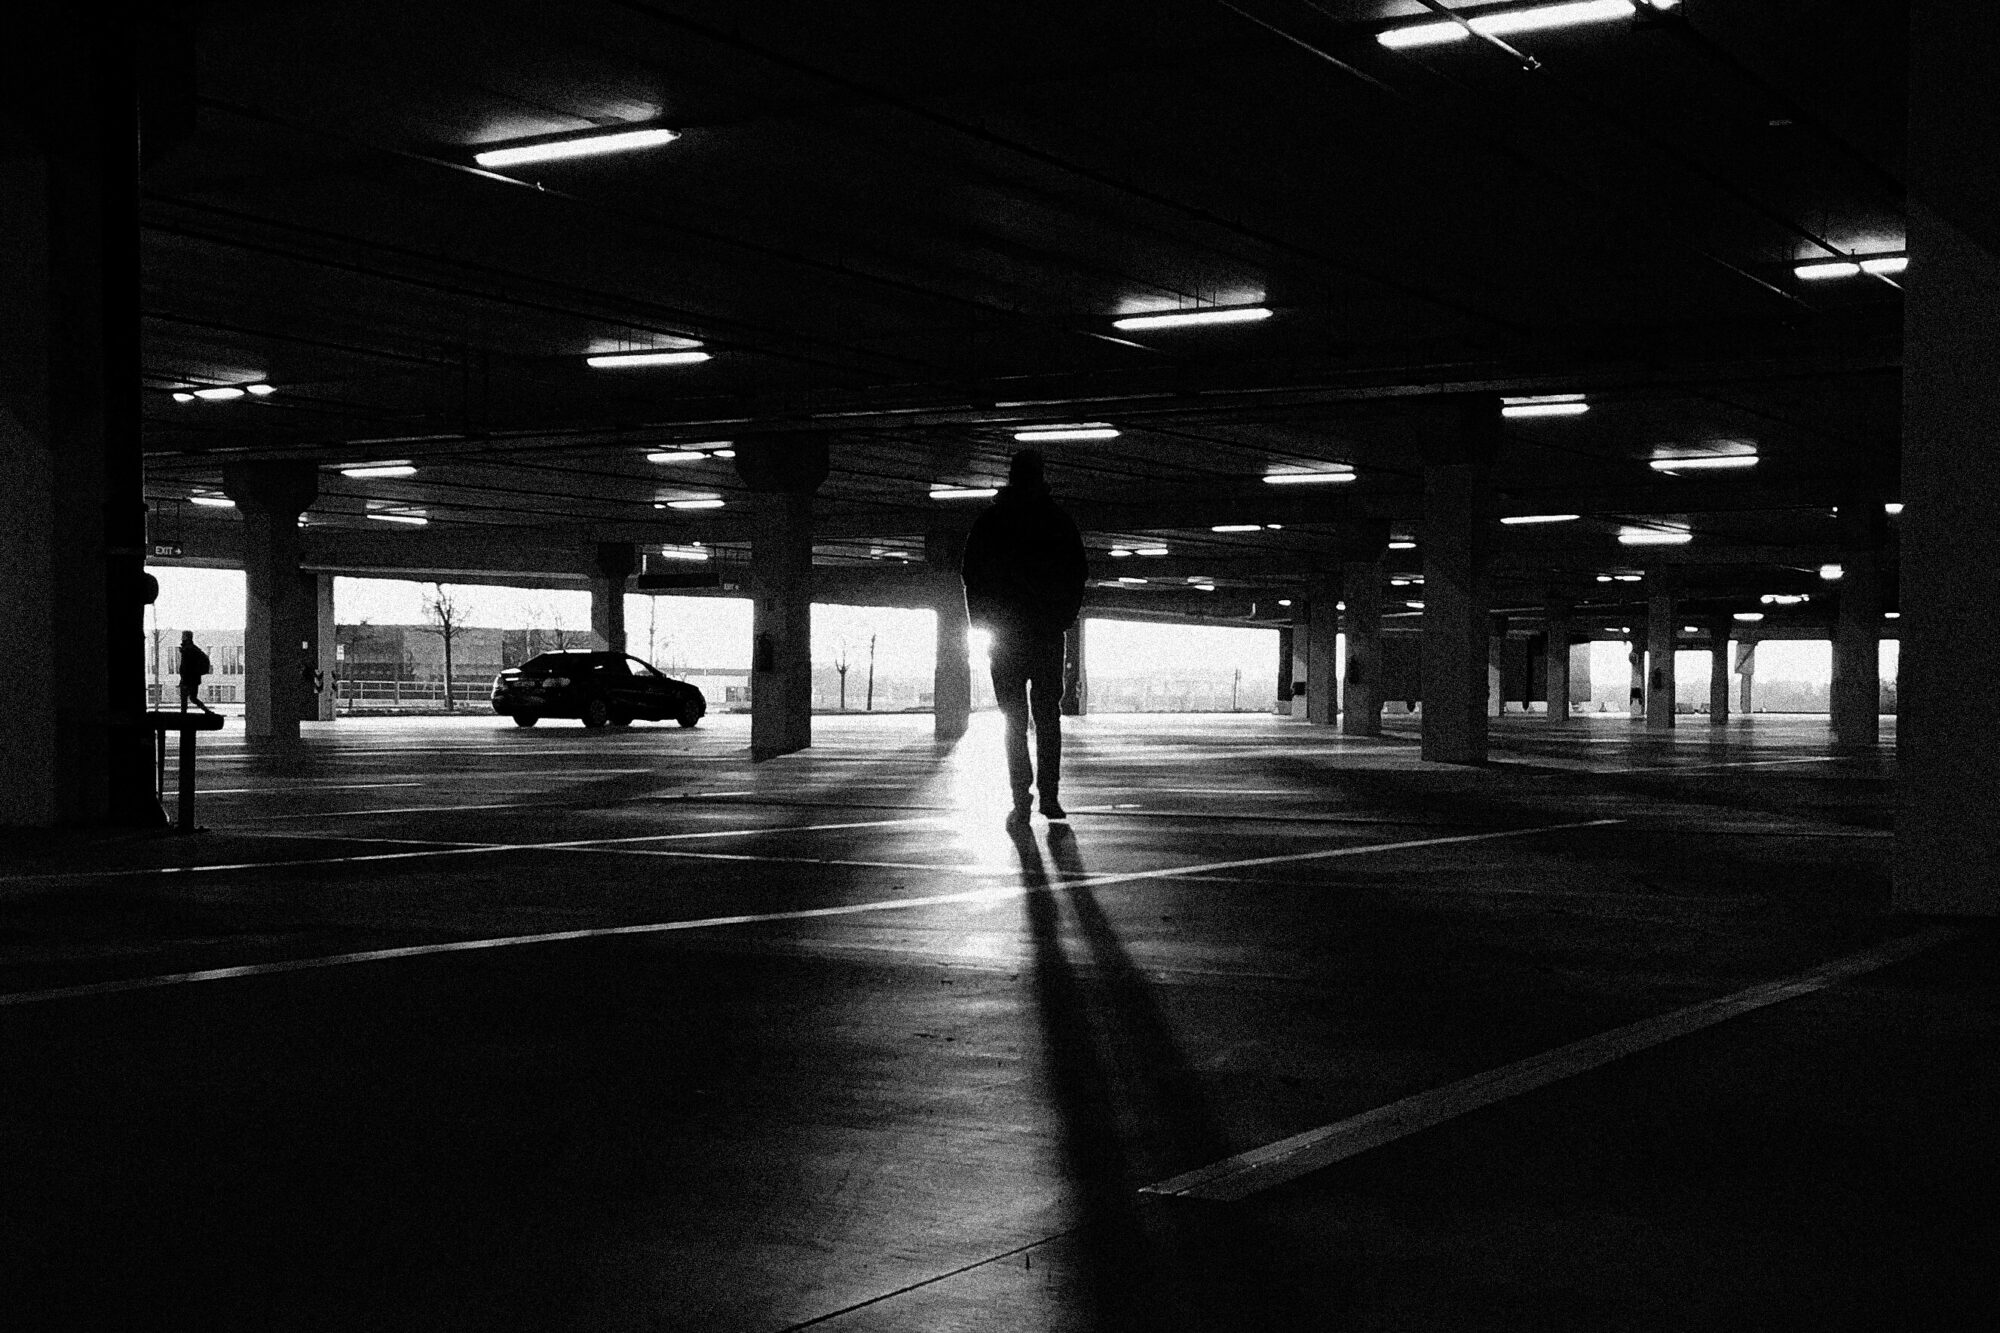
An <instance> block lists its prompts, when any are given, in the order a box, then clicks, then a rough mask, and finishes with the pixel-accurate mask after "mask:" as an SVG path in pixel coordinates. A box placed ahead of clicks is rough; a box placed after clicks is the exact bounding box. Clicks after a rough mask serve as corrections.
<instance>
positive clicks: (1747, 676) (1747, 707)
mask: <svg viewBox="0 0 2000 1333" xmlns="http://www.w3.org/2000/svg"><path fill="white" fill-rule="evenodd" d="M1736 680H1737V688H1736V711H1737V712H1739V713H1741V714H1743V716H1745V717H1748V716H1750V714H1752V713H1754V712H1756V711H1757V645H1756V643H1755V642H1754V641H1749V642H1745V643H1744V644H1742V645H1741V647H1740V648H1738V650H1737V653H1736Z"/></svg>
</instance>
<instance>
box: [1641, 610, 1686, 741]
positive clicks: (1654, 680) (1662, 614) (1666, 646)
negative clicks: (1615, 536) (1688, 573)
mask: <svg viewBox="0 0 2000 1333" xmlns="http://www.w3.org/2000/svg"><path fill="white" fill-rule="evenodd" d="M1646 584H1647V586H1646V657H1647V662H1646V730H1648V731H1672V730H1673V727H1674V647H1675V645H1676V644H1677V643H1678V642H1679V641H1680V628H1681V627H1680V623H1679V622H1678V621H1677V620H1675V618H1674V611H1675V606H1674V600H1675V592H1676V589H1675V586H1674V581H1673V580H1672V579H1671V578H1670V577H1669V576H1668V575H1666V574H1664V573H1661V574H1653V575H1649V576H1648V577H1647V580H1646Z"/></svg>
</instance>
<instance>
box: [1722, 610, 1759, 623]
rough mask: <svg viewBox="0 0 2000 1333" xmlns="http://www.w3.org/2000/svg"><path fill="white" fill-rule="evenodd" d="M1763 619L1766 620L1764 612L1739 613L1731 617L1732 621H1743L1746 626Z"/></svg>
mask: <svg viewBox="0 0 2000 1333" xmlns="http://www.w3.org/2000/svg"><path fill="white" fill-rule="evenodd" d="M1763 618H1764V613H1763V612H1762V611H1738V612H1736V613H1735V614H1734V615H1732V616H1730V619H1731V620H1741V621H1743V622H1744V623H1745V624H1748V623H1750V622H1752V621H1757V620H1762V619H1763Z"/></svg>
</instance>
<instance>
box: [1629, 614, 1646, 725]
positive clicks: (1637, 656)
mask: <svg viewBox="0 0 2000 1333" xmlns="http://www.w3.org/2000/svg"><path fill="white" fill-rule="evenodd" d="M1630 643H1631V648H1630V650H1629V651H1627V652H1626V654H1625V660H1626V661H1627V662H1629V663H1630V664H1631V666H1632V688H1631V691H1630V693H1629V694H1628V695H1627V696H1626V697H1627V703H1626V705H1625V707H1626V709H1627V711H1629V712H1630V713H1631V715H1632V720H1633V721H1634V722H1644V721H1645V720H1646V640H1645V637H1644V636H1643V635H1641V634H1638V633H1637V632H1633V633H1632V636H1631V639H1630Z"/></svg>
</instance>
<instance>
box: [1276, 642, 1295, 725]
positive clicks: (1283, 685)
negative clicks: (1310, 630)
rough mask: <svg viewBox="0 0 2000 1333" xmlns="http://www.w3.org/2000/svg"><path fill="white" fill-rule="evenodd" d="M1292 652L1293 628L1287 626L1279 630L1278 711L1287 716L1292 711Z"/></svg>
mask: <svg viewBox="0 0 2000 1333" xmlns="http://www.w3.org/2000/svg"><path fill="white" fill-rule="evenodd" d="M1292 651H1293V649H1292V627H1291V626H1290V625H1286V626H1283V627H1282V628H1280V629H1279V630H1278V703H1277V711H1278V712H1280V713H1284V714H1287V715H1289V714H1290V713H1291V711H1292Z"/></svg>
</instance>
